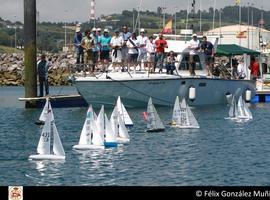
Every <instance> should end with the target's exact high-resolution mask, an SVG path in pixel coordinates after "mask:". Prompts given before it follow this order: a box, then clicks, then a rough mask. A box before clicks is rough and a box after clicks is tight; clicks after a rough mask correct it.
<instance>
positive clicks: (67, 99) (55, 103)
mask: <svg viewBox="0 0 270 200" xmlns="http://www.w3.org/2000/svg"><path fill="white" fill-rule="evenodd" d="M46 98H47V97H31V98H24V97H21V98H19V101H25V102H30V101H32V102H33V101H34V102H35V103H36V108H43V106H44V105H45V102H46ZM49 98H50V102H51V105H52V107H54V108H65V107H87V106H88V103H87V102H86V101H85V100H84V98H83V97H82V96H81V95H79V94H72V95H52V96H49Z"/></svg>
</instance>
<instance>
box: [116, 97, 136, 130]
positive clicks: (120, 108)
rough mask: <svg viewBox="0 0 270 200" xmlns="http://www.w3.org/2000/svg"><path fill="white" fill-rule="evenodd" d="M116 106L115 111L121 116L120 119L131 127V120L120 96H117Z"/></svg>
mask: <svg viewBox="0 0 270 200" xmlns="http://www.w3.org/2000/svg"><path fill="white" fill-rule="evenodd" d="M116 106H117V111H118V113H119V116H120V117H121V118H122V121H123V122H124V124H125V126H127V127H132V126H133V122H132V120H131V118H130V116H129V114H128V112H127V110H126V108H125V106H124V104H123V103H122V101H121V97H120V96H118V99H117V102H116Z"/></svg>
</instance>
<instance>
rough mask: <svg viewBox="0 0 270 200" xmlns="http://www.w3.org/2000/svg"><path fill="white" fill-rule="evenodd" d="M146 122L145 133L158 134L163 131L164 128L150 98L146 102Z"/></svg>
mask: <svg viewBox="0 0 270 200" xmlns="http://www.w3.org/2000/svg"><path fill="white" fill-rule="evenodd" d="M146 121H147V130H146V132H160V131H164V130H165V127H164V125H163V123H162V121H161V119H160V117H159V115H158V113H157V110H156V108H155V106H154V104H153V102H152V98H151V97H150V99H149V101H148V106H147V115H146Z"/></svg>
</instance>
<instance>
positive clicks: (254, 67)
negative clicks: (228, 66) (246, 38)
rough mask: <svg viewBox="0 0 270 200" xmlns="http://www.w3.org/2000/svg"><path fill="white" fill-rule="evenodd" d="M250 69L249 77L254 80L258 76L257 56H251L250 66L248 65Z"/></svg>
mask: <svg viewBox="0 0 270 200" xmlns="http://www.w3.org/2000/svg"><path fill="white" fill-rule="evenodd" d="M248 68H249V69H250V70H251V71H250V79H251V80H254V81H256V80H257V78H258V77H259V76H260V64H259V62H258V58H255V57H253V56H252V57H251V61H250V66H249V67H248Z"/></svg>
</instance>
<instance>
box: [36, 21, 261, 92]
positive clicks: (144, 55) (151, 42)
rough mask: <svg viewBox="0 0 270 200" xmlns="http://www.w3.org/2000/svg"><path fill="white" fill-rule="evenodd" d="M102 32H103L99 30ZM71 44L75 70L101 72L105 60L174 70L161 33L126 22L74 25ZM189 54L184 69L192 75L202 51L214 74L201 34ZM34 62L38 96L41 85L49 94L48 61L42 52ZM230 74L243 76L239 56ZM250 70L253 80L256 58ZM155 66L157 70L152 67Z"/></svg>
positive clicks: (210, 49)
mask: <svg viewBox="0 0 270 200" xmlns="http://www.w3.org/2000/svg"><path fill="white" fill-rule="evenodd" d="M102 32H103V33H102ZM74 47H75V50H76V68H77V71H81V70H83V71H84V72H86V71H89V72H90V74H93V73H94V72H95V71H97V70H101V71H103V72H105V71H107V70H108V66H109V63H110V62H111V63H112V68H113V71H117V70H118V71H119V70H121V71H130V70H131V67H133V70H136V66H139V70H142V68H143V66H142V63H143V65H144V69H147V70H148V71H149V73H155V72H156V71H158V72H159V73H161V72H162V69H163V68H165V69H166V73H167V74H174V73H177V72H175V71H176V63H177V58H176V56H177V55H176V54H175V52H173V51H170V52H168V53H165V49H166V48H168V43H167V41H166V39H165V38H164V36H163V34H162V33H159V35H158V37H157V38H154V37H153V36H149V37H148V35H147V32H146V30H145V29H140V33H139V35H138V36H137V34H136V32H132V33H131V32H129V30H128V27H127V26H123V27H122V31H120V30H118V29H116V30H115V31H114V33H113V36H111V34H110V31H109V30H108V29H106V28H105V29H104V30H103V31H102V29H101V28H92V29H91V30H89V29H87V30H85V32H84V34H83V33H82V32H81V28H80V26H76V30H75V35H74ZM188 49H189V57H188V60H187V63H188V69H189V72H190V75H191V76H194V75H196V73H195V66H196V59H195V58H196V55H198V54H199V53H203V54H204V56H203V57H204V62H203V63H204V65H205V66H204V68H205V69H206V72H207V75H208V76H211V75H217V74H218V72H217V69H216V68H215V67H214V46H213V44H212V43H211V42H209V41H208V40H207V37H206V36H203V38H202V41H199V40H198V37H197V35H196V34H193V35H192V39H191V40H190V41H189V43H188ZM37 66H38V76H39V82H40V96H43V87H44V86H45V94H46V95H48V94H49V87H48V69H49V67H50V62H49V61H47V60H46V56H45V55H42V56H41V59H40V61H39V62H38V64H37ZM232 66H233V72H232V75H233V78H236V79H244V78H246V76H247V73H248V72H247V70H246V68H245V66H244V62H243V59H240V60H238V62H233V63H232ZM249 68H250V70H251V79H253V80H256V79H257V77H258V76H259V75H260V71H259V64H258V60H256V59H255V58H254V57H252V58H251V64H250V66H249ZM156 69H158V70H156Z"/></svg>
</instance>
